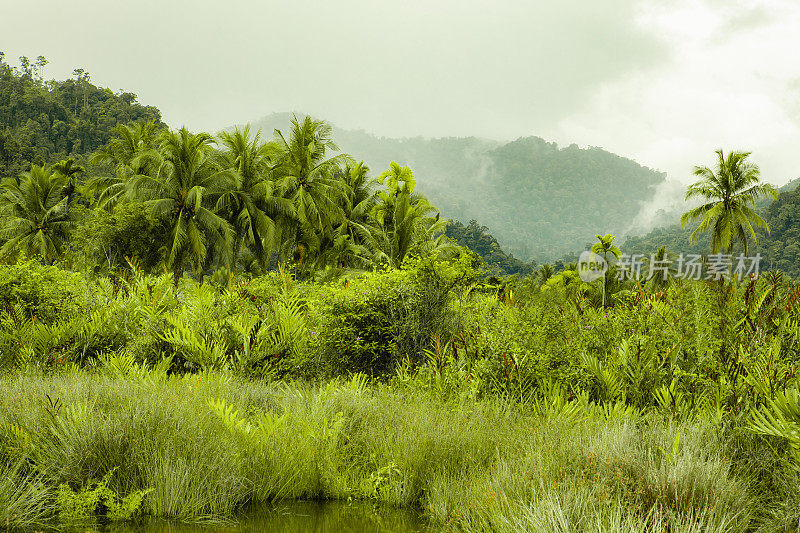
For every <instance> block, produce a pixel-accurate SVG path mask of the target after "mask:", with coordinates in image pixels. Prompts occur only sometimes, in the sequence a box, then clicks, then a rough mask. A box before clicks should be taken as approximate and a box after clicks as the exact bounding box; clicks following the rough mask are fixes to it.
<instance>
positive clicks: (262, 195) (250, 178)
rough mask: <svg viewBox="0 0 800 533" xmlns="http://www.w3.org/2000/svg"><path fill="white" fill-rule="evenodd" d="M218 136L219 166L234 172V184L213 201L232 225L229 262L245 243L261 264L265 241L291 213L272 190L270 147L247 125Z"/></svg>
mask: <svg viewBox="0 0 800 533" xmlns="http://www.w3.org/2000/svg"><path fill="white" fill-rule="evenodd" d="M219 140H220V144H221V145H222V146H223V147H224V148H225V149H226V151H224V152H222V153H221V154H220V157H221V164H220V166H222V167H223V168H231V169H233V170H234V171H235V172H236V173H237V175H238V179H237V180H236V181H235V182H234V184H235V188H233V189H229V190H228V191H225V192H224V193H223V194H222V195H220V197H219V200H218V201H217V211H218V212H219V213H226V217H227V219H228V221H229V222H230V224H231V225H232V226H233V228H234V232H235V238H234V247H233V264H234V265H235V264H236V262H237V261H238V259H239V255H240V251H241V249H242V246H243V245H245V244H247V245H250V246H251V247H252V251H253V254H254V256H255V257H256V258H257V259H258V261H259V263H260V265H261V267H262V268H263V266H264V263H265V262H266V257H267V254H266V251H265V244H267V245H271V244H274V241H275V240H276V238H277V237H278V236H279V234H280V231H279V230H280V227H279V225H280V223H281V222H283V221H284V220H285V219H290V218H291V216H292V214H293V213H294V211H293V209H292V205H291V202H290V201H289V200H287V199H285V198H281V197H278V196H275V195H274V194H273V192H274V187H273V183H272V180H271V179H270V172H271V170H272V169H271V159H270V152H271V150H270V147H269V146H268V145H267V144H265V143H262V142H261V131H258V132H256V133H255V135H251V133H250V126H249V125H247V126H245V127H244V128H243V129H241V128H236V129H235V130H234V131H232V132H223V133H221V134H220V136H219Z"/></svg>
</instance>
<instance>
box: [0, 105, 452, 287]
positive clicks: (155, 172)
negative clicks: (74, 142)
mask: <svg viewBox="0 0 800 533" xmlns="http://www.w3.org/2000/svg"><path fill="white" fill-rule="evenodd" d="M113 131H114V136H113V137H112V139H111V140H110V142H109V143H108V144H107V145H106V146H104V147H102V148H101V149H100V150H98V151H97V152H96V153H94V154H93V155H92V156H91V158H90V159H89V162H90V163H91V164H92V165H94V166H96V167H97V168H99V169H104V170H105V172H98V174H97V175H92V176H86V174H87V171H86V169H85V168H84V167H83V166H81V165H78V164H76V162H75V161H74V160H72V159H67V160H64V161H61V162H59V163H57V164H54V165H51V166H39V165H33V166H32V167H31V169H30V170H29V171H27V172H23V173H21V174H20V175H19V176H17V177H9V178H5V179H4V180H3V181H2V185H0V209H2V214H3V217H4V224H3V230H2V234H1V235H0V236H2V238H3V239H4V240H5V242H4V244H3V245H2V248H0V254H2V255H3V256H4V257H5V258H8V259H13V258H15V257H17V256H19V255H20V254H24V255H27V256H37V257H39V258H41V260H42V261H43V262H45V263H53V262H55V261H57V260H59V259H63V258H64V257H67V256H70V254H72V255H73V256H74V255H75V252H76V249H75V247H74V246H71V244H72V241H71V238H72V237H73V235H74V234H75V230H76V229H78V228H79V226H80V225H81V224H83V225H84V226H85V225H86V224H88V227H84V228H83V232H84V234H86V233H88V234H92V229H93V228H92V227H91V226H92V225H93V224H98V225H100V222H102V220H100V219H102V218H103V217H104V216H113V213H114V212H115V210H117V209H119V210H120V211H124V210H125V209H126V207H130V206H131V205H133V206H136V207H137V209H139V210H144V211H146V212H147V213H148V214H149V216H151V217H152V219H151V221H152V222H153V223H154V224H155V226H153V228H151V229H155V228H156V227H158V228H160V230H161V233H160V236H161V237H160V239H159V242H154V243H152V244H151V246H156V247H157V249H158V250H157V254H158V256H159V258H160V261H158V262H157V264H159V265H161V266H163V267H164V268H166V269H168V270H169V271H170V272H172V273H173V275H174V281H175V283H176V285H177V283H178V281H179V279H180V277H181V275H182V274H183V273H184V271H187V270H189V271H192V272H193V273H194V274H195V275H196V276H198V277H200V278H202V276H203V275H204V273H205V272H207V271H208V270H210V269H211V270H217V269H220V268H224V269H230V270H251V271H254V272H256V273H257V272H260V271H263V270H264V269H266V268H268V267H269V265H270V262H272V263H273V265H274V263H276V262H278V261H282V262H290V263H291V264H292V265H294V266H295V268H296V269H297V274H298V275H300V276H303V275H309V274H311V273H313V272H316V271H319V270H326V269H331V268H333V269H339V270H342V269H348V268H373V267H376V266H379V265H389V266H393V267H399V266H400V265H401V264H402V262H403V260H404V259H405V258H406V257H407V256H408V255H409V254H418V255H426V254H430V253H433V252H434V251H438V252H441V253H443V254H447V253H452V252H454V251H455V250H456V249H457V247H456V246H455V245H454V244H452V242H451V241H450V240H449V239H447V238H446V237H445V236H444V228H445V221H444V220H443V219H440V214H439V212H438V210H437V209H436V208H435V207H434V206H433V205H431V203H430V202H429V201H428V200H427V199H426V198H425V197H424V196H423V195H421V194H418V193H417V192H415V186H416V182H415V179H414V175H413V173H412V171H411V170H410V169H409V168H408V167H403V166H400V165H399V164H397V163H392V165H391V167H390V168H389V169H387V170H386V171H385V172H383V173H382V174H380V176H378V177H370V174H369V169H368V168H367V167H366V165H364V164H363V163H360V162H356V161H355V160H354V159H353V158H352V157H351V156H350V155H347V154H342V153H336V154H333V152H337V151H338V147H337V146H336V144H335V143H334V141H333V139H332V138H331V128H330V126H329V125H328V124H327V123H325V122H324V121H320V120H314V119H312V118H310V117H305V118H304V119H302V120H299V119H297V118H295V119H294V120H293V121H292V124H291V128H290V131H288V132H287V134H284V133H283V132H281V131H279V130H276V131H275V134H274V138H273V139H272V140H270V141H263V140H262V138H261V132H260V131H259V132H255V133H254V132H252V131H251V130H250V128H249V126H245V127H242V128H236V129H234V130H233V131H229V132H222V133H221V134H219V136H217V137H213V136H212V135H210V134H208V133H191V132H189V131H188V130H187V129H186V128H181V129H180V130H177V131H174V130H170V129H168V128H166V127H163V126H161V124H160V123H159V122H158V121H156V120H149V121H138V122H134V123H130V124H125V125H120V126H117V127H115V128H114V130H113ZM103 213H107V214H108V215H104V214H103ZM98 217H99V219H98ZM114 224H116V221H115V222H114V223H112V224H111V225H112V226H114ZM113 229H114V228H113V227H112V234H113ZM120 229H121V228H120ZM130 229H131V228H129V230H130ZM154 236H155V234H154ZM84 240H91V239H84ZM152 252H153V250H152V249H151V250H149V251H148V250H145V251H144V253H152ZM123 260H127V258H119V257H118V258H117V259H116V262H117V263H118V264H117V265H113V264H112V265H110V266H112V267H113V266H120V265H119V263H120V262H122V261H123Z"/></svg>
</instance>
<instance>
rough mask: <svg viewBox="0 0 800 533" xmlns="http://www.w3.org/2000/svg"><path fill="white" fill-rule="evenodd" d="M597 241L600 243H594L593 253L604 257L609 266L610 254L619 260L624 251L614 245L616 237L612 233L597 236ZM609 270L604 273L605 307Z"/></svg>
mask: <svg viewBox="0 0 800 533" xmlns="http://www.w3.org/2000/svg"><path fill="white" fill-rule="evenodd" d="M595 237H597V240H598V241H600V242H596V243H594V245H592V252H594V253H596V254H599V255H602V256H603V260H604V261H605V262H606V265H608V254H611V255H613V256H614V257H615V258H616V259H619V258H620V256H621V255H622V250H620V249H619V246H617V245H616V244H614V236H613V235H611V234H610V233H606V234H605V235H600V234H598V235H595ZM608 270H609V269H608V268H606V271H605V272H604V273H603V307H605V306H606V281H607V279H608Z"/></svg>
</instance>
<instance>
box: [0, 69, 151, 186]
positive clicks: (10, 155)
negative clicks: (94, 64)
mask: <svg viewBox="0 0 800 533" xmlns="http://www.w3.org/2000/svg"><path fill="white" fill-rule="evenodd" d="M40 57H41V56H40ZM42 59H44V58H42ZM46 62H47V60H44V64H46ZM33 68H35V64H34V66H32V65H31V63H30V62H29V63H28V65H27V66H25V65H21V66H20V67H19V68H16V67H11V66H10V65H9V64H8V63H6V62H5V61H3V59H2V58H0V178H11V177H16V176H17V175H19V174H20V173H21V172H25V171H27V170H28V169H29V168H30V167H31V165H32V164H33V165H39V166H43V165H46V164H50V163H54V162H56V161H59V160H61V159H66V158H67V157H68V156H70V155H71V156H74V157H80V156H88V155H89V154H90V153H91V152H93V151H94V150H96V149H98V148H99V147H101V146H103V145H104V144H105V143H106V142H108V140H109V138H110V137H111V130H112V128H113V127H114V126H116V125H117V124H121V123H126V122H131V121H136V120H142V119H144V120H150V119H153V120H155V121H159V120H160V117H161V114H160V112H159V111H158V110H157V109H156V108H154V107H150V106H142V105H140V104H138V103H136V95H135V94H133V93H128V92H120V93H117V94H115V93H114V92H113V91H111V90H109V89H105V88H101V87H97V86H95V85H93V84H92V83H90V82H89V73H88V72H84V71H83V70H82V69H80V70H76V71H75V78H74V79H68V80H64V81H56V80H50V81H45V80H44V79H43V71H42V69H41V68H39V69H38V70H37V71H36V72H35V73H34V71H33Z"/></svg>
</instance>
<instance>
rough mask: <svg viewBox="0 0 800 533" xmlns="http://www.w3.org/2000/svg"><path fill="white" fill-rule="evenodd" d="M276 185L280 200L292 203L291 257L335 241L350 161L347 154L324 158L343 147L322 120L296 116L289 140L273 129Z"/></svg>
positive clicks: (273, 172) (289, 251)
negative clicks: (342, 175) (341, 175)
mask: <svg viewBox="0 0 800 533" xmlns="http://www.w3.org/2000/svg"><path fill="white" fill-rule="evenodd" d="M271 149H272V150H273V160H274V162H275V164H274V166H273V171H272V175H273V180H274V182H275V187H276V192H277V193H278V195H279V196H281V197H283V198H286V199H288V200H289V201H290V202H291V204H292V209H293V214H292V215H293V216H292V223H291V231H290V233H292V236H291V238H290V239H289V240H288V243H289V250H287V252H288V253H290V254H292V255H294V256H297V252H298V250H297V249H296V248H297V246H298V245H301V246H302V247H303V248H305V250H306V252H307V251H308V250H315V249H318V247H319V244H320V240H321V238H322V237H327V238H329V239H332V237H333V236H332V227H333V225H334V224H335V223H338V222H340V221H341V220H342V209H341V207H340V206H341V204H342V199H343V197H344V195H345V187H343V184H342V180H340V179H337V174H339V173H340V172H341V171H342V170H343V169H344V168H345V166H346V165H347V164H348V163H351V162H352V158H351V157H350V156H349V155H347V154H339V155H335V156H333V157H326V156H327V155H328V152H329V151H337V150H338V149H339V148H338V146H336V144H335V143H334V142H333V140H332V138H331V127H330V126H329V125H328V124H327V123H325V122H324V121H321V120H313V119H312V118H311V117H308V116H307V117H305V118H304V119H303V120H302V121H300V120H298V118H297V117H296V116H295V117H294V118H293V119H292V122H291V128H290V135H289V139H288V140H287V139H286V137H285V136H284V135H283V133H281V131H280V130H275V139H274V141H273V143H272V145H271Z"/></svg>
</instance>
